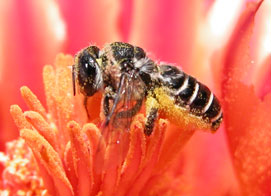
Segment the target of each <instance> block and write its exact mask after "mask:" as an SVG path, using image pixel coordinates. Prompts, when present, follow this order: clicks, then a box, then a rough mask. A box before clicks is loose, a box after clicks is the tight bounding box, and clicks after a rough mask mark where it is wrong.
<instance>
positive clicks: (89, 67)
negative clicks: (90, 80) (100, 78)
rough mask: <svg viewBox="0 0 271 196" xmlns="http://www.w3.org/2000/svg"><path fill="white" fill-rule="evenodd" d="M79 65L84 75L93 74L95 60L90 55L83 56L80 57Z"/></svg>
mask: <svg viewBox="0 0 271 196" xmlns="http://www.w3.org/2000/svg"><path fill="white" fill-rule="evenodd" d="M80 63H81V67H82V69H83V70H84V72H85V74H86V76H90V77H91V76H95V75H96V67H97V65H96V64H97V62H96V61H95V60H94V59H93V57H91V56H90V55H87V56H84V57H82V59H81V62H80Z"/></svg>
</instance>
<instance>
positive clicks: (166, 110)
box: [154, 88, 211, 130]
mask: <svg viewBox="0 0 271 196" xmlns="http://www.w3.org/2000/svg"><path fill="white" fill-rule="evenodd" d="M154 93H155V96H156V98H157V100H158V102H159V109H160V114H159V115H160V117H162V118H166V119H168V120H169V121H171V122H172V123H174V124H176V125H177V126H180V127H183V128H184V127H185V128H187V129H188V130H193V129H201V130H210V128H211V125H210V124H209V123H207V122H205V121H204V120H203V119H201V118H200V117H197V116H195V115H192V114H191V113H190V112H189V110H188V109H186V108H184V107H180V106H177V105H176V104H175V103H174V99H173V98H172V97H170V96H169V95H168V94H167V93H166V92H165V90H164V89H163V88H156V89H155V90H154Z"/></svg>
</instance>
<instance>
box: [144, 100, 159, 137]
mask: <svg viewBox="0 0 271 196" xmlns="http://www.w3.org/2000/svg"><path fill="white" fill-rule="evenodd" d="M158 109H159V104H158V102H157V100H156V99H155V98H153V97H151V96H148V97H147V100H146V118H147V119H146V122H145V128H144V133H145V135H147V136H149V135H151V133H152V131H153V128H154V124H155V121H156V120H157V118H158Z"/></svg>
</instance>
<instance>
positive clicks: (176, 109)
mask: <svg viewBox="0 0 271 196" xmlns="http://www.w3.org/2000/svg"><path fill="white" fill-rule="evenodd" d="M72 76H73V87H74V92H75V90H76V89H75V86H76V83H77V84H78V86H79V89H80V92H81V93H82V94H83V95H84V96H85V97H86V98H88V97H90V96H93V95H94V94H95V93H97V92H102V93H103V98H102V110H103V114H104V116H105V123H104V124H105V126H109V125H110V126H113V128H114V127H121V128H125V129H129V126H130V124H131V121H132V118H133V117H134V116H135V115H136V114H137V113H138V112H139V110H141V107H142V105H143V104H144V103H145V108H146V122H145V128H144V133H145V135H147V136H149V135H151V133H152V131H153V128H154V124H155V121H156V120H157V119H158V117H160V116H161V117H165V118H167V119H169V120H170V121H172V122H173V123H175V124H177V125H180V124H186V125H189V126H192V127H195V128H198V129H205V130H211V131H216V130H217V129H218V128H219V126H220V124H221V122H222V118H223V114H222V109H221V105H220V103H219V101H218V99H217V97H216V96H215V95H214V94H213V93H212V92H211V91H210V90H209V88H208V87H207V86H205V85H204V84H202V83H200V82H198V81H197V80H196V79H195V78H194V77H192V76H190V75H188V74H186V73H184V72H183V71H182V70H181V69H180V68H178V67H176V66H174V65H171V64H165V63H157V62H155V61H153V60H152V59H150V58H148V57H147V55H146V53H145V51H144V50H143V49H142V48H140V47H137V46H133V45H131V44H128V43H123V42H113V43H110V44H107V45H106V46H105V47H104V48H103V49H101V50H100V49H99V48H98V47H97V46H89V47H87V48H84V49H82V50H81V51H79V52H78V54H77V55H76V56H75V63H74V65H73V66H72ZM85 107H86V102H85ZM86 108H87V107H86Z"/></svg>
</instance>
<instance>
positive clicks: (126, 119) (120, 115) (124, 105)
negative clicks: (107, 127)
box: [112, 75, 144, 131]
mask: <svg viewBox="0 0 271 196" xmlns="http://www.w3.org/2000/svg"><path fill="white" fill-rule="evenodd" d="M139 86H140V87H142V81H141V79H140V78H138V77H136V76H135V75H132V76H130V77H128V76H127V77H126V79H125V82H124V88H123V92H122V95H121V98H120V101H119V103H118V107H117V109H116V111H115V112H114V115H113V116H112V127H114V128H115V129H121V130H125V131H129V129H130V125H131V122H132V118H133V117H134V116H135V115H136V114H137V112H138V111H139V110H140V108H141V105H142V101H143V98H144V92H143V89H140V88H138V87H139ZM141 91H142V92H141Z"/></svg>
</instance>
